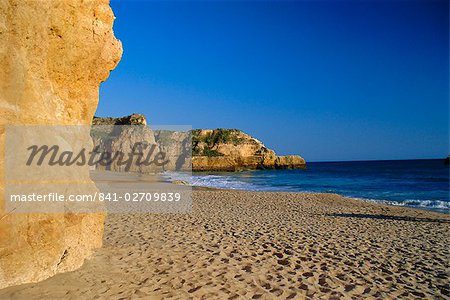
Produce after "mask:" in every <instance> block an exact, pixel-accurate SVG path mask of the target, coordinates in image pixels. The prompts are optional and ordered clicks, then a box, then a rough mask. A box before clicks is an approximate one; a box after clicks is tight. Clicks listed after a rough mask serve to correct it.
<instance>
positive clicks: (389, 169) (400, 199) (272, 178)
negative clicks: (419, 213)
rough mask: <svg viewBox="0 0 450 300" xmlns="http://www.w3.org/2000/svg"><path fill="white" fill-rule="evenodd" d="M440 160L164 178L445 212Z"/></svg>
mask: <svg viewBox="0 0 450 300" xmlns="http://www.w3.org/2000/svg"><path fill="white" fill-rule="evenodd" d="M449 170H450V168H449V166H448V165H445V163H444V160H439V159H429V160H392V161H351V162H311V163H308V164H307V169H306V170H256V171H242V172H221V173H217V172H213V173H211V172H209V173H204V172H199V173H197V172H195V173H193V174H192V176H190V175H186V174H175V173H170V174H167V176H168V177H169V179H170V180H183V181H186V182H188V183H189V184H192V185H195V186H203V187H211V188H225V189H239V190H248V191H274V192H321V193H337V194H340V195H343V196H347V197H351V198H356V199H360V200H365V201H373V202H380V203H385V204H390V205H399V206H409V207H415V208H422V209H427V210H433V211H439V212H445V213H449V212H450V199H449V193H450V189H449Z"/></svg>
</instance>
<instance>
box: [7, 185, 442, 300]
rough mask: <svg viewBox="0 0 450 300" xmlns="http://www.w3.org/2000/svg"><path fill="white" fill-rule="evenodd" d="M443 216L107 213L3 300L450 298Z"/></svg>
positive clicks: (297, 199) (318, 203) (336, 199)
mask: <svg viewBox="0 0 450 300" xmlns="http://www.w3.org/2000/svg"><path fill="white" fill-rule="evenodd" d="M449 222H450V216H448V215H444V214H439V213H434V212H428V211H423V210H414V209H408V208H402V207H390V206H384V205H378V204H371V203H365V202H362V201H357V200H352V199H348V198H344V197H341V196H338V195H332V194H306V193H267V192H240V191H224V190H217V191H205V190H195V191H194V192H193V211H192V213H190V214H149V213H148V214H110V215H108V218H107V221H106V225H105V236H104V246H103V248H101V249H99V250H98V251H97V252H96V254H95V255H94V256H93V257H92V258H90V259H89V260H87V261H86V263H85V265H84V266H83V267H82V268H81V269H79V270H77V271H74V272H70V273H64V274H58V275H56V276H54V277H52V278H49V279H47V280H45V281H43V282H40V283H34V284H25V285H21V286H15V287H10V288H7V289H3V290H0V298H1V299H60V298H65V299H94V298H97V299H139V298H142V299H170V298H173V299H305V298H306V299H322V298H323V299H361V298H364V299H401V298H404V299H424V298H427V299H450V297H449V286H448V283H449V274H448V272H447V271H448V266H449V257H450V256H449V248H448V244H449V229H450V223H449Z"/></svg>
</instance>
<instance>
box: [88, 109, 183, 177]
mask: <svg viewBox="0 0 450 300" xmlns="http://www.w3.org/2000/svg"><path fill="white" fill-rule="evenodd" d="M92 124H93V125H95V126H93V129H92V137H93V141H94V146H96V147H98V151H99V152H109V153H112V154H114V153H124V154H125V155H128V154H129V153H132V152H133V147H134V146H135V145H137V144H140V145H142V147H139V148H140V149H142V150H139V153H141V154H142V157H144V158H145V157H148V156H149V155H150V157H155V155H157V153H163V154H164V157H165V159H164V160H165V161H166V162H167V163H165V164H164V165H163V166H160V167H158V166H156V165H155V164H149V165H140V166H138V164H136V163H132V164H131V167H130V168H127V167H126V166H125V165H120V164H118V163H117V161H114V162H112V163H111V164H108V165H107V166H103V165H102V164H101V163H99V164H97V165H96V169H98V170H110V171H114V172H138V173H160V172H162V171H174V170H178V171H180V170H186V171H188V170H191V139H190V133H189V132H180V131H173V130H162V129H158V130H155V131H153V130H152V129H151V128H150V127H149V126H147V120H146V118H145V116H144V115H142V114H132V115H130V116H125V117H120V118H109V117H106V118H100V117H94V119H93V121H92ZM119 125H120V126H119ZM153 147H154V148H153ZM151 151H153V152H151ZM152 153H153V156H152ZM134 159H135V160H137V157H135V158H134Z"/></svg>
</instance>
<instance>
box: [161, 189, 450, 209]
mask: <svg viewBox="0 0 450 300" xmlns="http://www.w3.org/2000/svg"><path fill="white" fill-rule="evenodd" d="M168 182H169V183H172V182H170V181H168ZM190 186H191V187H192V189H193V190H200V191H239V192H249V193H288V194H313V195H314V194H317V195H336V196H339V197H342V198H346V199H350V200H356V201H361V202H364V203H369V204H373V205H383V206H387V207H401V208H407V209H417V210H424V211H427V212H434V213H439V214H443V215H446V216H449V215H450V210H449V209H445V208H428V207H421V206H407V205H396V204H394V203H395V202H394V201H389V200H377V199H365V198H356V197H349V196H345V195H341V194H338V193H322V192H310V191H308V192H302V191H289V192H287V191H251V190H244V189H225V188H215V187H207V186H201V185H190Z"/></svg>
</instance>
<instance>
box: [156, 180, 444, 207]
mask: <svg viewBox="0 0 450 300" xmlns="http://www.w3.org/2000/svg"><path fill="white" fill-rule="evenodd" d="M164 176H165V177H166V178H167V179H168V180H169V181H174V180H181V181H184V182H186V183H187V184H189V185H192V186H201V187H209V188H219V189H231V190H246V191H271V192H302V193H308V192H311V193H317V192H320V191H308V190H299V189H298V188H295V187H289V186H282V187H274V186H270V185H256V184H252V183H249V182H244V181H240V180H237V178H236V177H235V176H227V175H212V174H210V175H193V174H191V173H178V172H166V173H165V174H164ZM322 192H326V191H322ZM328 192H333V193H335V192H336V191H333V190H330V191H328ZM344 196H346V195H344ZM347 197H350V198H353V199H356V200H361V201H366V202H372V203H381V204H386V205H393V206H407V207H414V208H424V209H431V210H439V211H443V212H447V213H450V202H448V201H442V200H418V199H410V200H398V201H393V200H378V199H368V198H359V197H352V196H347Z"/></svg>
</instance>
